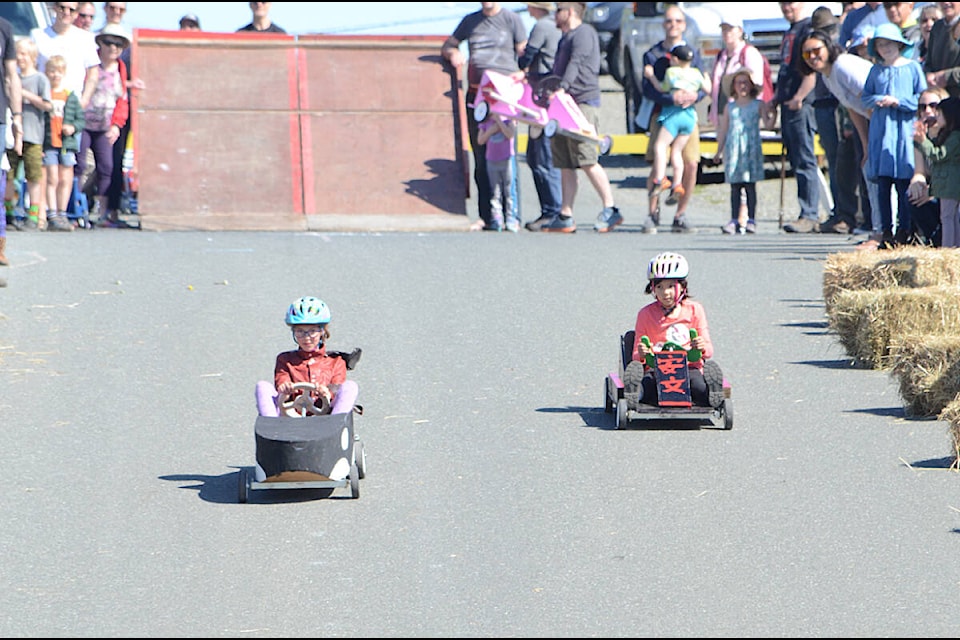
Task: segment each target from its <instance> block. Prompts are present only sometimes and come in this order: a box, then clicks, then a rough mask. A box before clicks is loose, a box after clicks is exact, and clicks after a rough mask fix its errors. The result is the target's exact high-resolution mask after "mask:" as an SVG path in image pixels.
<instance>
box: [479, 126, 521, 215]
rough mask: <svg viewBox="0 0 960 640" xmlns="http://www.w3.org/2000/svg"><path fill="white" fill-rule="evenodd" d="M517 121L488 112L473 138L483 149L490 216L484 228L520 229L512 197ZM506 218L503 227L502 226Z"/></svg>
mask: <svg viewBox="0 0 960 640" xmlns="http://www.w3.org/2000/svg"><path fill="white" fill-rule="evenodd" d="M516 135H517V124H516V123H515V122H514V121H512V120H508V119H507V118H504V117H502V116H500V115H499V114H496V113H493V112H492V111H491V112H490V115H488V116H487V119H486V120H484V121H483V122H481V123H480V132H479V134H478V136H477V139H478V140H479V141H480V144H482V145H483V146H484V147H485V148H486V150H487V152H486V161H487V175H488V176H490V197H491V198H492V200H491V201H490V215H491V221H492V224H491V226H490V227H489V228H488V229H487V230H488V231H501V230H503V229H504V228H506V230H507V231H511V232H513V233H516V232H517V231H520V217H519V215H518V213H517V203H516V202H514V199H513V189H512V186H513V179H514V176H513V160H514V156H515V154H516V146H515V143H514V137H516ZM504 221H506V227H504Z"/></svg>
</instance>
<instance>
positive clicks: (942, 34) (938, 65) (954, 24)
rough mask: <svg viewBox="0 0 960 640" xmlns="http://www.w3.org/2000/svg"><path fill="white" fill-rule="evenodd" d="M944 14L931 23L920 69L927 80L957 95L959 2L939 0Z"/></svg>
mask: <svg viewBox="0 0 960 640" xmlns="http://www.w3.org/2000/svg"><path fill="white" fill-rule="evenodd" d="M938 4H939V5H940V10H941V11H942V12H943V18H941V19H940V20H937V21H936V22H934V23H933V26H932V27H931V28H930V39H929V41H928V42H927V55H926V57H925V58H924V60H923V70H924V71H925V72H926V74H927V84H928V85H929V86H931V87H944V88H945V89H946V90H947V91H949V92H950V95H951V96H953V97H955V98H956V97H960V3H957V2H940V3H938Z"/></svg>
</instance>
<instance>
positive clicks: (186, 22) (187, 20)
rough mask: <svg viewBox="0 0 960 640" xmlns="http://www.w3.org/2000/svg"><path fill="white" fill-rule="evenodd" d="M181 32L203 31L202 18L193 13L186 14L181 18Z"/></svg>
mask: <svg viewBox="0 0 960 640" xmlns="http://www.w3.org/2000/svg"><path fill="white" fill-rule="evenodd" d="M180 31H202V29H201V28H200V18H198V17H197V16H196V15H195V14H192V13H188V14H185V15H184V16H183V17H182V18H180Z"/></svg>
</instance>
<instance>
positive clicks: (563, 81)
mask: <svg viewBox="0 0 960 640" xmlns="http://www.w3.org/2000/svg"><path fill="white" fill-rule="evenodd" d="M586 10H587V3H586V2H558V3H557V15H556V22H557V27H559V29H560V31H561V32H562V33H563V35H562V36H561V38H560V43H559V44H558V45H557V58H556V60H555V61H554V64H553V75H555V76H557V77H558V78H560V88H559V89H558V90H557V91H558V92H561V91H562V92H565V93H567V94H568V95H569V96H570V97H571V98H573V100H574V102H576V104H577V106H578V107H579V108H580V111H582V112H583V116H584V118H586V120H587V122H589V123H590V124H592V125H593V127H594V129H595V130H596V131H600V37H599V36H598V35H597V31H596V29H594V28H593V26H592V25H589V24H586V23H584V22H583V14H584V13H585V12H586ZM550 140H551V144H552V145H553V160H554V163H555V164H556V166H558V167H559V168H560V179H561V183H562V185H563V203H562V205H561V207H560V215H558V216H557V217H556V218H554V219H553V220H552V221H551V222H550V223H548V224H545V225H543V226H542V227H541V229H540V230H541V231H548V232H560V233H573V232H575V231H576V230H577V225H576V222H574V220H573V204H574V202H575V200H576V198H577V186H578V184H577V183H578V181H579V178H578V175H577V170H578V169H580V170H582V171H583V172H584V173H585V174H586V176H587V179H589V180H590V184H591V185H592V186H593V188H594V190H595V191H596V192H597V195H598V196H599V197H600V202H601V203H602V204H603V209H602V210H601V211H600V214H599V215H598V216H597V221H596V223H595V224H594V225H593V228H594V230H596V231H598V232H600V233H605V232H607V231H609V230H610V229H613V228H614V227H615V226H617V225H618V224H620V223H621V222H623V217H622V216H621V215H620V210H619V209H617V207H616V205H615V204H614V200H613V190H612V189H611V187H610V179H609V178H608V177H607V172H606V170H605V169H604V168H603V166H601V164H600V151H599V149H597V144H596V143H595V142H592V141H579V140H576V139H574V138H571V137H570V136H563V135H560V136H553V138H551V139H550Z"/></svg>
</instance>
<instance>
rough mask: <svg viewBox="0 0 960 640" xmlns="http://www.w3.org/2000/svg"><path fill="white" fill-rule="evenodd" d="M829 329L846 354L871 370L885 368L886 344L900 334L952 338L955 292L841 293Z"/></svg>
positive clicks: (957, 312) (958, 312)
mask: <svg viewBox="0 0 960 640" xmlns="http://www.w3.org/2000/svg"><path fill="white" fill-rule="evenodd" d="M828 326H829V328H830V329H831V330H832V331H834V332H835V333H836V334H837V336H838V337H839V339H840V343H841V344H842V345H843V347H844V349H845V350H846V352H847V354H848V355H850V356H851V357H853V358H854V359H855V360H857V361H858V362H859V363H862V364H864V365H866V366H868V367H871V368H873V369H886V368H888V367H889V366H890V363H889V356H890V343H891V341H892V340H893V339H898V338H899V337H900V336H905V335H911V334H920V335H940V336H948V335H956V333H957V327H960V290H958V288H957V287H955V286H932V287H923V288H917V289H909V288H902V287H892V288H889V289H880V290H853V291H841V292H839V293H838V294H837V295H836V296H835V297H834V303H833V305H831V308H830V312H829V313H828Z"/></svg>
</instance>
